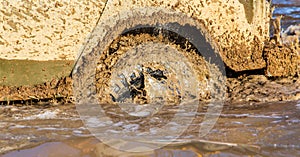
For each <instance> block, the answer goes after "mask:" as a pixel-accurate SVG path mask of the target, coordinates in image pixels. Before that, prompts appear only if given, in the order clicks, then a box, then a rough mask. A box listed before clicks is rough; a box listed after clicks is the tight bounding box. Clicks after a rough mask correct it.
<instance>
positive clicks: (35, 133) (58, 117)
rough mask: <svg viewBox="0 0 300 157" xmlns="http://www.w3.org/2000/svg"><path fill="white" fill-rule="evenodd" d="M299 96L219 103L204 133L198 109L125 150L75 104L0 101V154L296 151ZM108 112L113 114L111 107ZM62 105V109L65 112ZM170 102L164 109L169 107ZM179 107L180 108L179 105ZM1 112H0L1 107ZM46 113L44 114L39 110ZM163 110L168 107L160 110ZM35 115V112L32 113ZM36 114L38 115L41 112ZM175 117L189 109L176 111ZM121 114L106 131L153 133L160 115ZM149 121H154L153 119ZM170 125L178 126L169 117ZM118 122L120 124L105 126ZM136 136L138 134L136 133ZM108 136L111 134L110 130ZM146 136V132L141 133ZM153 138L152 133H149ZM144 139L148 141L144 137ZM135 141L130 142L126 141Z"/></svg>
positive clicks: (299, 147)
mask: <svg viewBox="0 0 300 157" xmlns="http://www.w3.org/2000/svg"><path fill="white" fill-rule="evenodd" d="M299 104H300V101H293V102H276V103H265V104H253V105H250V106H249V105H248V104H247V105H244V106H238V107H232V106H231V107H230V106H227V105H225V107H224V109H223V112H222V114H221V115H220V118H219V119H218V121H217V123H216V125H214V127H213V129H212V130H211V131H210V132H209V134H207V135H206V136H203V137H199V136H198V135H199V127H200V126H201V122H202V120H203V115H204V114H205V111H204V110H203V111H201V109H200V110H198V112H196V113H195V114H194V115H195V118H194V121H193V122H192V123H191V124H190V125H189V128H188V129H187V131H185V132H184V133H183V134H182V135H181V136H180V137H179V138H178V139H176V141H173V142H172V143H170V144H168V145H166V146H164V147H163V148H160V149H156V150H153V151H150V152H142V153H137V154H136V153H128V152H127V153H126V152H122V151H118V150H115V149H113V148H111V147H109V146H107V145H105V144H103V143H101V142H100V140H99V139H97V138H96V137H94V136H92V135H91V133H90V132H89V130H88V129H87V128H85V126H84V125H83V123H82V122H81V120H80V118H79V116H78V114H77V113H76V109H75V105H72V104H69V105H63V106H53V107H51V106H50V107H48V108H45V109H43V110H42V111H41V109H39V108H38V107H36V106H35V107H34V106H27V107H11V106H1V111H4V110H5V111H6V112H5V113H6V115H1V126H0V127H1V133H0V148H1V149H0V151H1V152H2V156H3V157H17V156H23V157H27V156H28V157H32V156H48V157H49V156H75V157H76V156H78V157H89V156H90V157H93V156H107V155H112V156H157V157H160V156H162V157H163V156H178V157H181V156H184V157H186V156H197V155H198V156H219V155H222V156H241V155H242V156H247V155H256V156H285V155H286V154H289V156H299V155H300V143H299V141H300V115H299V112H300V109H299ZM108 108H109V109H111V110H109V111H110V112H114V113H115V114H114V115H116V114H118V112H119V111H118V110H115V111H113V108H114V107H111V105H110V107H108ZM66 111H67V112H66ZM172 111H176V108H173V109H170V111H169V112H170V113H169V114H171V112H172ZM179 112H183V111H179ZM2 113H3V112H2ZM47 114H49V115H50V116H45V115H47ZM163 114H164V115H168V113H163ZM32 115H36V116H37V117H39V118H36V119H32V118H28V117H32ZM41 115H42V116H41ZM179 116H181V118H186V117H188V116H190V114H189V113H186V114H179ZM146 119H147V118H145V117H141V118H140V119H134V118H128V117H126V116H125V117H124V118H123V119H114V120H112V121H106V123H105V124H104V123H103V125H106V126H107V127H108V128H107V131H108V132H109V133H111V134H116V133H117V134H118V133H122V132H125V131H129V132H138V131H139V130H141V129H145V128H146V127H150V128H149V130H150V131H149V132H151V133H152V134H153V137H154V136H155V134H156V133H157V132H156V130H157V128H158V127H159V125H157V124H156V123H155V122H160V123H164V117H162V116H155V115H154V116H153V117H151V121H147V120H146ZM152 123H154V124H155V127H154V126H153V124H152ZM171 125H172V127H174V129H175V130H176V128H177V127H180V125H179V124H177V123H172V124H171ZM111 126H114V127H115V126H120V127H122V128H123V130H112V129H111V130H110V129H109V127H111ZM136 136H141V137H143V135H138V134H136ZM112 137H113V136H112ZM145 137H146V136H145ZM170 138H171V139H172V138H173V137H167V136H165V137H161V139H160V140H153V141H151V142H152V144H155V145H161V144H164V143H166V142H167V143H169V141H168V140H170ZM153 139H157V137H155V138H153ZM148 144H149V143H148ZM137 146H141V143H136V145H134V144H133V145H132V147H137Z"/></svg>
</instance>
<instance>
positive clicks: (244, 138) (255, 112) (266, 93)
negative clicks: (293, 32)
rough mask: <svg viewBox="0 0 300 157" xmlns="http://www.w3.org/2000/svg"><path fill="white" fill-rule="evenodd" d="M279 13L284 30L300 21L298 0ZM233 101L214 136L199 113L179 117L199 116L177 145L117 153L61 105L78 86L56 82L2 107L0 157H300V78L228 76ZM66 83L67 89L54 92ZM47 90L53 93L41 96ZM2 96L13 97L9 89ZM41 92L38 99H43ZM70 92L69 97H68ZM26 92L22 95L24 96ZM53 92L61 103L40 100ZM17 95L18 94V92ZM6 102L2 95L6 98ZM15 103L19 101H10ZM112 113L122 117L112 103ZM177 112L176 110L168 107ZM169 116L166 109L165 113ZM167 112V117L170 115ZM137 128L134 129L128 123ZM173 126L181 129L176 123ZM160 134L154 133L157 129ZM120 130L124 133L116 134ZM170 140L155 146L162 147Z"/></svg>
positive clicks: (280, 6)
mask: <svg viewBox="0 0 300 157" xmlns="http://www.w3.org/2000/svg"><path fill="white" fill-rule="evenodd" d="M273 3H274V4H275V6H277V8H276V9H275V12H274V16H277V15H285V16H284V17H283V21H282V26H283V28H287V27H288V26H289V25H291V24H299V23H300V16H299V14H300V9H299V8H300V3H299V2H298V1H297V0H286V1H280V0H273ZM227 83H228V91H227V92H228V96H227V101H228V102H230V103H226V104H225V106H224V108H223V110H222V113H221V115H220V117H219V119H218V121H217V123H216V125H214V127H213V128H212V130H211V131H210V133H209V134H207V135H206V136H204V137H201V138H199V136H198V135H199V127H201V122H202V121H203V115H205V113H206V110H205V108H201V107H200V108H199V109H198V111H197V112H194V113H184V114H179V117H180V118H182V119H184V118H186V117H189V116H193V123H191V124H189V125H188V126H187V127H189V129H187V131H185V132H184V133H183V134H182V135H181V136H180V138H178V139H177V141H175V142H174V143H172V144H171V145H168V146H165V147H163V148H161V149H157V150H155V151H151V152H146V153H140V154H131V153H125V152H121V151H118V150H114V149H112V148H110V147H108V146H107V145H105V144H103V143H101V142H100V140H99V139H97V138H95V137H94V136H93V135H92V134H91V133H90V131H89V129H87V128H86V126H85V125H84V124H83V122H82V121H81V118H80V116H79V115H78V113H77V111H76V106H75V105H74V104H72V103H66V102H67V101H68V100H70V99H69V98H68V100H67V101H65V100H63V101H59V98H60V96H61V95H68V93H69V92H70V91H69V90H70V89H71V87H70V84H71V83H70V80H69V79H68V78H66V79H64V80H60V81H53V82H50V83H48V84H47V83H46V84H44V85H41V86H40V87H37V88H36V90H35V91H34V92H32V93H27V91H28V89H26V88H25V87H24V89H23V88H22V89H17V88H16V89H14V90H13V91H15V92H16V93H19V91H23V93H21V95H22V94H23V95H24V96H26V97H31V95H40V97H34V98H32V97H31V98H32V99H31V100H30V101H24V102H26V103H25V104H27V105H24V104H23V105H20V106H18V105H17V104H18V103H24V102H22V101H17V102H15V103H16V104H14V105H7V102H10V100H8V99H4V101H3V100H1V101H2V102H6V104H5V105H1V104H0V105H1V106H0V119H1V121H0V130H1V132H0V156H4V157H15V156H25V157H27V156H28V157H31V156H78V157H88V156H91V157H92V156H108V155H111V156H158V157H160V156H162V157H163V156H177V157H181V156H187V157H188V156H287V155H288V156H300V142H299V141H300V115H299V113H300V101H299V100H300V80H299V79H298V78H294V77H291V78H282V79H278V78H277V79H268V78H266V77H265V76H263V75H250V76H247V77H239V78H228V80H227ZM56 86H59V87H60V90H58V91H54V90H50V89H53V88H54V87H56ZM44 88H47V89H49V90H47V91H49V92H48V93H41V90H39V89H44ZM1 91H7V92H10V93H13V92H12V91H11V90H9V89H7V87H1ZM36 93H39V94H36ZM64 93H67V94H64ZM19 95H20V93H19ZM49 95H52V96H54V98H55V99H53V100H52V99H51V100H45V101H44V102H43V101H39V100H40V99H43V98H47V97H49ZM15 96H16V97H17V96H18V94H16V95H15ZM0 98H1V97H0ZM12 103H14V101H12V102H11V103H10V104H12ZM107 110H108V111H110V115H112V116H113V115H122V114H121V113H120V112H119V111H118V110H114V108H112V106H108V107H107ZM169 110H171V111H176V108H173V109H172V107H171V108H169ZM163 113H164V112H163ZM171 114H172V113H171V112H168V113H164V116H167V117H168V115H170V117H171V116H172V115H171ZM164 116H161V115H159V114H158V115H156V116H154V118H153V119H154V120H155V122H156V123H157V122H164V120H165V119H164V118H163V117H164ZM126 118H128V117H126V115H125V116H124V117H121V118H120V117H118V121H113V122H112V123H109V124H107V125H111V126H113V125H118V126H119V127H121V128H122V129H123V131H125V132H126V131H128V129H129V130H131V131H132V129H134V128H139V129H140V130H143V129H144V127H148V128H147V129H148V130H151V127H153V126H152V125H153V124H156V123H155V122H154V123H153V122H149V121H146V120H145V121H144V120H143V119H138V120H137V119H131V118H128V119H126ZM129 124H132V125H129ZM173 125H174V126H173V127H174V129H175V130H176V127H178V128H179V127H181V126H180V125H178V124H174V123H173ZM152 130H153V128H152ZM112 131H118V130H112ZM169 138H170V137H162V138H161V140H159V141H152V142H153V143H154V144H157V145H161V144H163V143H164V142H168V140H169Z"/></svg>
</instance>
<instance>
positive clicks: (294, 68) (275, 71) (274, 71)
mask: <svg viewBox="0 0 300 157" xmlns="http://www.w3.org/2000/svg"><path fill="white" fill-rule="evenodd" d="M265 58H266V61H267V69H266V75H267V76H273V77H282V76H295V75H299V74H300V48H299V46H297V45H291V46H278V45H276V44H273V43H270V44H269V45H268V46H267V47H266V48H265Z"/></svg>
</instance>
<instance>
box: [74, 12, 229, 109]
mask: <svg viewBox="0 0 300 157" xmlns="http://www.w3.org/2000/svg"><path fill="white" fill-rule="evenodd" d="M145 10H146V11H145ZM126 15H127V16H126ZM113 20H114V21H113ZM100 21H101V20H100ZM111 23H114V24H113V25H110V24H111ZM90 37H91V38H90V39H89V40H88V43H87V45H86V46H85V48H84V49H83V52H82V55H81V56H80V58H79V60H78V62H77V65H76V68H75V73H74V76H75V80H76V78H80V81H75V84H74V85H75V86H76V88H78V87H82V88H79V89H87V90H88V91H93V92H96V93H97V94H96V95H97V96H96V97H98V99H99V100H100V102H102V103H112V102H122V103H124V102H125V103H142V104H145V103H151V102H157V101H159V100H162V101H164V102H169V103H178V102H182V99H187V100H188V99H192V98H199V99H202V100H204V99H211V98H212V95H214V94H215V93H216V92H212V88H216V87H217V88H219V89H218V90H220V89H221V90H223V88H222V86H224V85H223V83H224V82H222V81H221V82H218V83H220V84H219V85H216V84H218V83H216V82H215V81H216V80H220V78H221V77H222V76H224V69H222V68H223V67H224V66H223V62H222V60H221V59H220V57H219V55H218V53H217V46H216V45H215V43H214V42H213V41H212V40H211V39H210V37H209V35H207V34H206V31H205V28H204V27H203V26H202V24H201V23H200V22H199V21H196V20H194V19H192V18H189V17H187V16H185V15H183V14H180V13H177V12H172V11H168V10H166V9H162V10H161V9H157V8H150V9H149V8H148V9H145V8H142V9H141V10H139V9H135V10H131V11H128V12H125V13H124V16H123V18H122V17H121V16H118V17H116V16H115V17H113V18H112V19H111V20H110V21H103V22H102V21H101V22H100V23H99V24H98V25H97V26H96V28H95V29H94V31H93V32H92V34H91V36H90ZM160 50H163V51H160ZM171 51H172V52H173V53H172V52H171ZM151 52H154V53H151ZM133 62H136V63H133ZM151 66H152V67H151ZM129 67H130V68H129ZM130 70H131V71H130ZM155 73H156V74H155ZM154 75H156V76H154ZM166 75H168V76H166ZM214 75H218V76H214ZM148 76H149V77H148ZM167 77H169V79H167ZM213 78H218V79H216V80H215V81H213V82H214V85H212V84H210V83H209V82H211V81H210V80H213ZM82 79H83V80H85V81H84V83H82V82H81V80H82ZM155 80H156V81H157V82H155ZM151 81H152V83H153V84H151V83H150V82H151ZM184 82H185V83H184ZM76 83H77V84H76ZM78 83H79V84H78ZM86 83H87V84H86ZM154 84H157V87H153V86H154ZM213 86H214V87H213ZM87 87H88V88H87ZM146 87H147V88H148V89H145V88H146ZM207 87H209V88H207ZM155 88H156V89H155ZM160 88H163V89H164V90H165V91H164V92H163V93H164V94H167V93H168V95H169V96H168V95H164V94H162V92H161V93H160V94H158V95H157V91H160V90H162V89H160ZM151 90H152V91H151ZM155 93H156V95H155ZM223 94H224V93H223ZM79 95H80V96H82V94H79ZM164 97H165V99H164ZM213 97H216V96H213ZM218 97H220V96H218ZM79 99H81V98H79Z"/></svg>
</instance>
